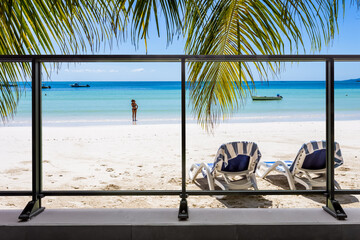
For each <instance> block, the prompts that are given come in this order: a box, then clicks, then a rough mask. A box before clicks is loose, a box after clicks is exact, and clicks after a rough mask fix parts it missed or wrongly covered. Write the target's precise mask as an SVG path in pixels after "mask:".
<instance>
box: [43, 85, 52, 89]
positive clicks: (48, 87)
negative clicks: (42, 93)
mask: <svg viewBox="0 0 360 240" xmlns="http://www.w3.org/2000/svg"><path fill="white" fill-rule="evenodd" d="M41 88H42V89H51V86H45V85H42V86H41Z"/></svg>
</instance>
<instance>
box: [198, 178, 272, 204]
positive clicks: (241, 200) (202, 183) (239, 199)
mask: <svg viewBox="0 0 360 240" xmlns="http://www.w3.org/2000/svg"><path fill="white" fill-rule="evenodd" d="M195 185H196V186H198V187H199V188H200V189H201V190H209V185H208V182H207V179H204V178H201V179H196V181H195ZM215 189H216V190H221V189H220V188H217V187H216V188H215ZM213 197H216V199H217V200H218V201H220V202H221V203H222V204H224V205H225V206H226V207H228V208H271V207H272V201H270V200H268V199H266V198H264V197H263V196H260V195H258V196H255V195H241V196H239V195H238V196H235V195H228V196H215V195H214V196H213Z"/></svg>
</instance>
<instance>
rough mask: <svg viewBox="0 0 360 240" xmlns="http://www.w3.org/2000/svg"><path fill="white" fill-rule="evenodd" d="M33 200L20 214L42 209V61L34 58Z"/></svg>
mask: <svg viewBox="0 0 360 240" xmlns="http://www.w3.org/2000/svg"><path fill="white" fill-rule="evenodd" d="M31 81H32V84H31V85H32V90H31V93H32V200H31V201H30V202H29V203H28V204H27V205H26V207H25V209H24V210H23V211H22V213H21V214H20V216H19V219H20V220H28V219H30V218H32V217H34V216H36V215H38V214H39V213H41V212H42V211H44V209H45V208H44V207H41V191H42V118H41V117H42V112H41V62H39V61H38V60H37V59H35V58H34V59H33V60H32V77H31Z"/></svg>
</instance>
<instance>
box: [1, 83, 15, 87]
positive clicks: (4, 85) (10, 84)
mask: <svg viewBox="0 0 360 240" xmlns="http://www.w3.org/2000/svg"><path fill="white" fill-rule="evenodd" d="M0 86H2V87H17V86H18V85H17V83H1V84H0Z"/></svg>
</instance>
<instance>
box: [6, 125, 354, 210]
mask: <svg viewBox="0 0 360 240" xmlns="http://www.w3.org/2000/svg"><path fill="white" fill-rule="evenodd" d="M0 136H1V137H0V152H1V165H0V173H1V181H0V189H1V190H30V189H31V129H30V127H1V128H0ZM323 139H325V122H264V123H231V124H230V123H224V124H221V125H219V126H217V127H216V128H215V130H214V132H213V133H206V132H205V131H204V130H202V129H201V128H200V126H199V125H196V124H188V125H187V139H186V140H187V149H186V154H187V170H188V168H189V167H190V165H191V164H193V163H195V162H212V161H213V160H214V157H215V154H216V152H217V149H218V148H219V146H220V145H221V144H223V143H226V142H231V141H254V142H256V143H257V144H258V146H259V149H260V151H261V153H262V160H293V159H294V158H295V156H296V153H297V151H298V150H299V148H300V147H301V145H302V144H303V143H305V142H308V141H311V140H323ZM335 139H336V141H337V142H339V144H340V147H341V150H342V154H343V157H344V164H343V165H342V166H341V167H339V168H337V169H336V171H335V174H336V176H335V178H336V179H337V181H338V182H339V183H340V186H341V187H342V188H343V189H359V188H360V179H359V175H360V163H359V159H360V121H337V122H336V136H335ZM257 180H258V185H259V189H266V190H270V189H286V190H288V189H289V186H288V184H287V180H286V178H285V177H282V176H279V175H276V174H275V173H274V174H273V175H271V176H269V177H268V178H267V180H262V179H259V178H258V179H257ZM200 182H201V181H200ZM187 183H188V184H187V187H188V189H202V188H203V189H205V188H206V187H207V186H206V184H205V182H204V184H202V185H200V186H198V185H195V184H192V183H190V181H189V180H187ZM297 187H298V189H304V188H303V187H302V186H301V185H297ZM43 188H44V190H100V189H101V190H133V189H134V190H153V189H160V190H174V189H180V188H181V128H180V125H176V124H159V125H141V121H140V122H139V123H138V124H137V125H117V126H83V127H44V128H43ZM29 199H30V198H29V197H0V208H2V209H4V208H20V209H21V208H23V207H24V206H25V204H26V203H27V201H29ZM337 199H338V200H339V201H340V202H341V203H342V206H343V207H360V203H359V200H358V196H354V195H344V196H337ZM43 202H44V206H45V207H47V208H139V207H143V208H163V207H174V208H177V207H178V204H179V197H178V196H162V197H154V196H146V197H145V196H141V197H128V196H126V197H124V196H115V197H109V196H105V197H45V198H44V200H43ZM188 202H189V207H197V208H208V207H214V208H228V207H255V208H257V207H260V208H278V207H281V208H295V207H301V208H303V207H320V206H323V205H324V197H322V196H236V197H228V198H227V199H225V200H218V199H216V198H215V197H211V196H191V197H189V198H188Z"/></svg>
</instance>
